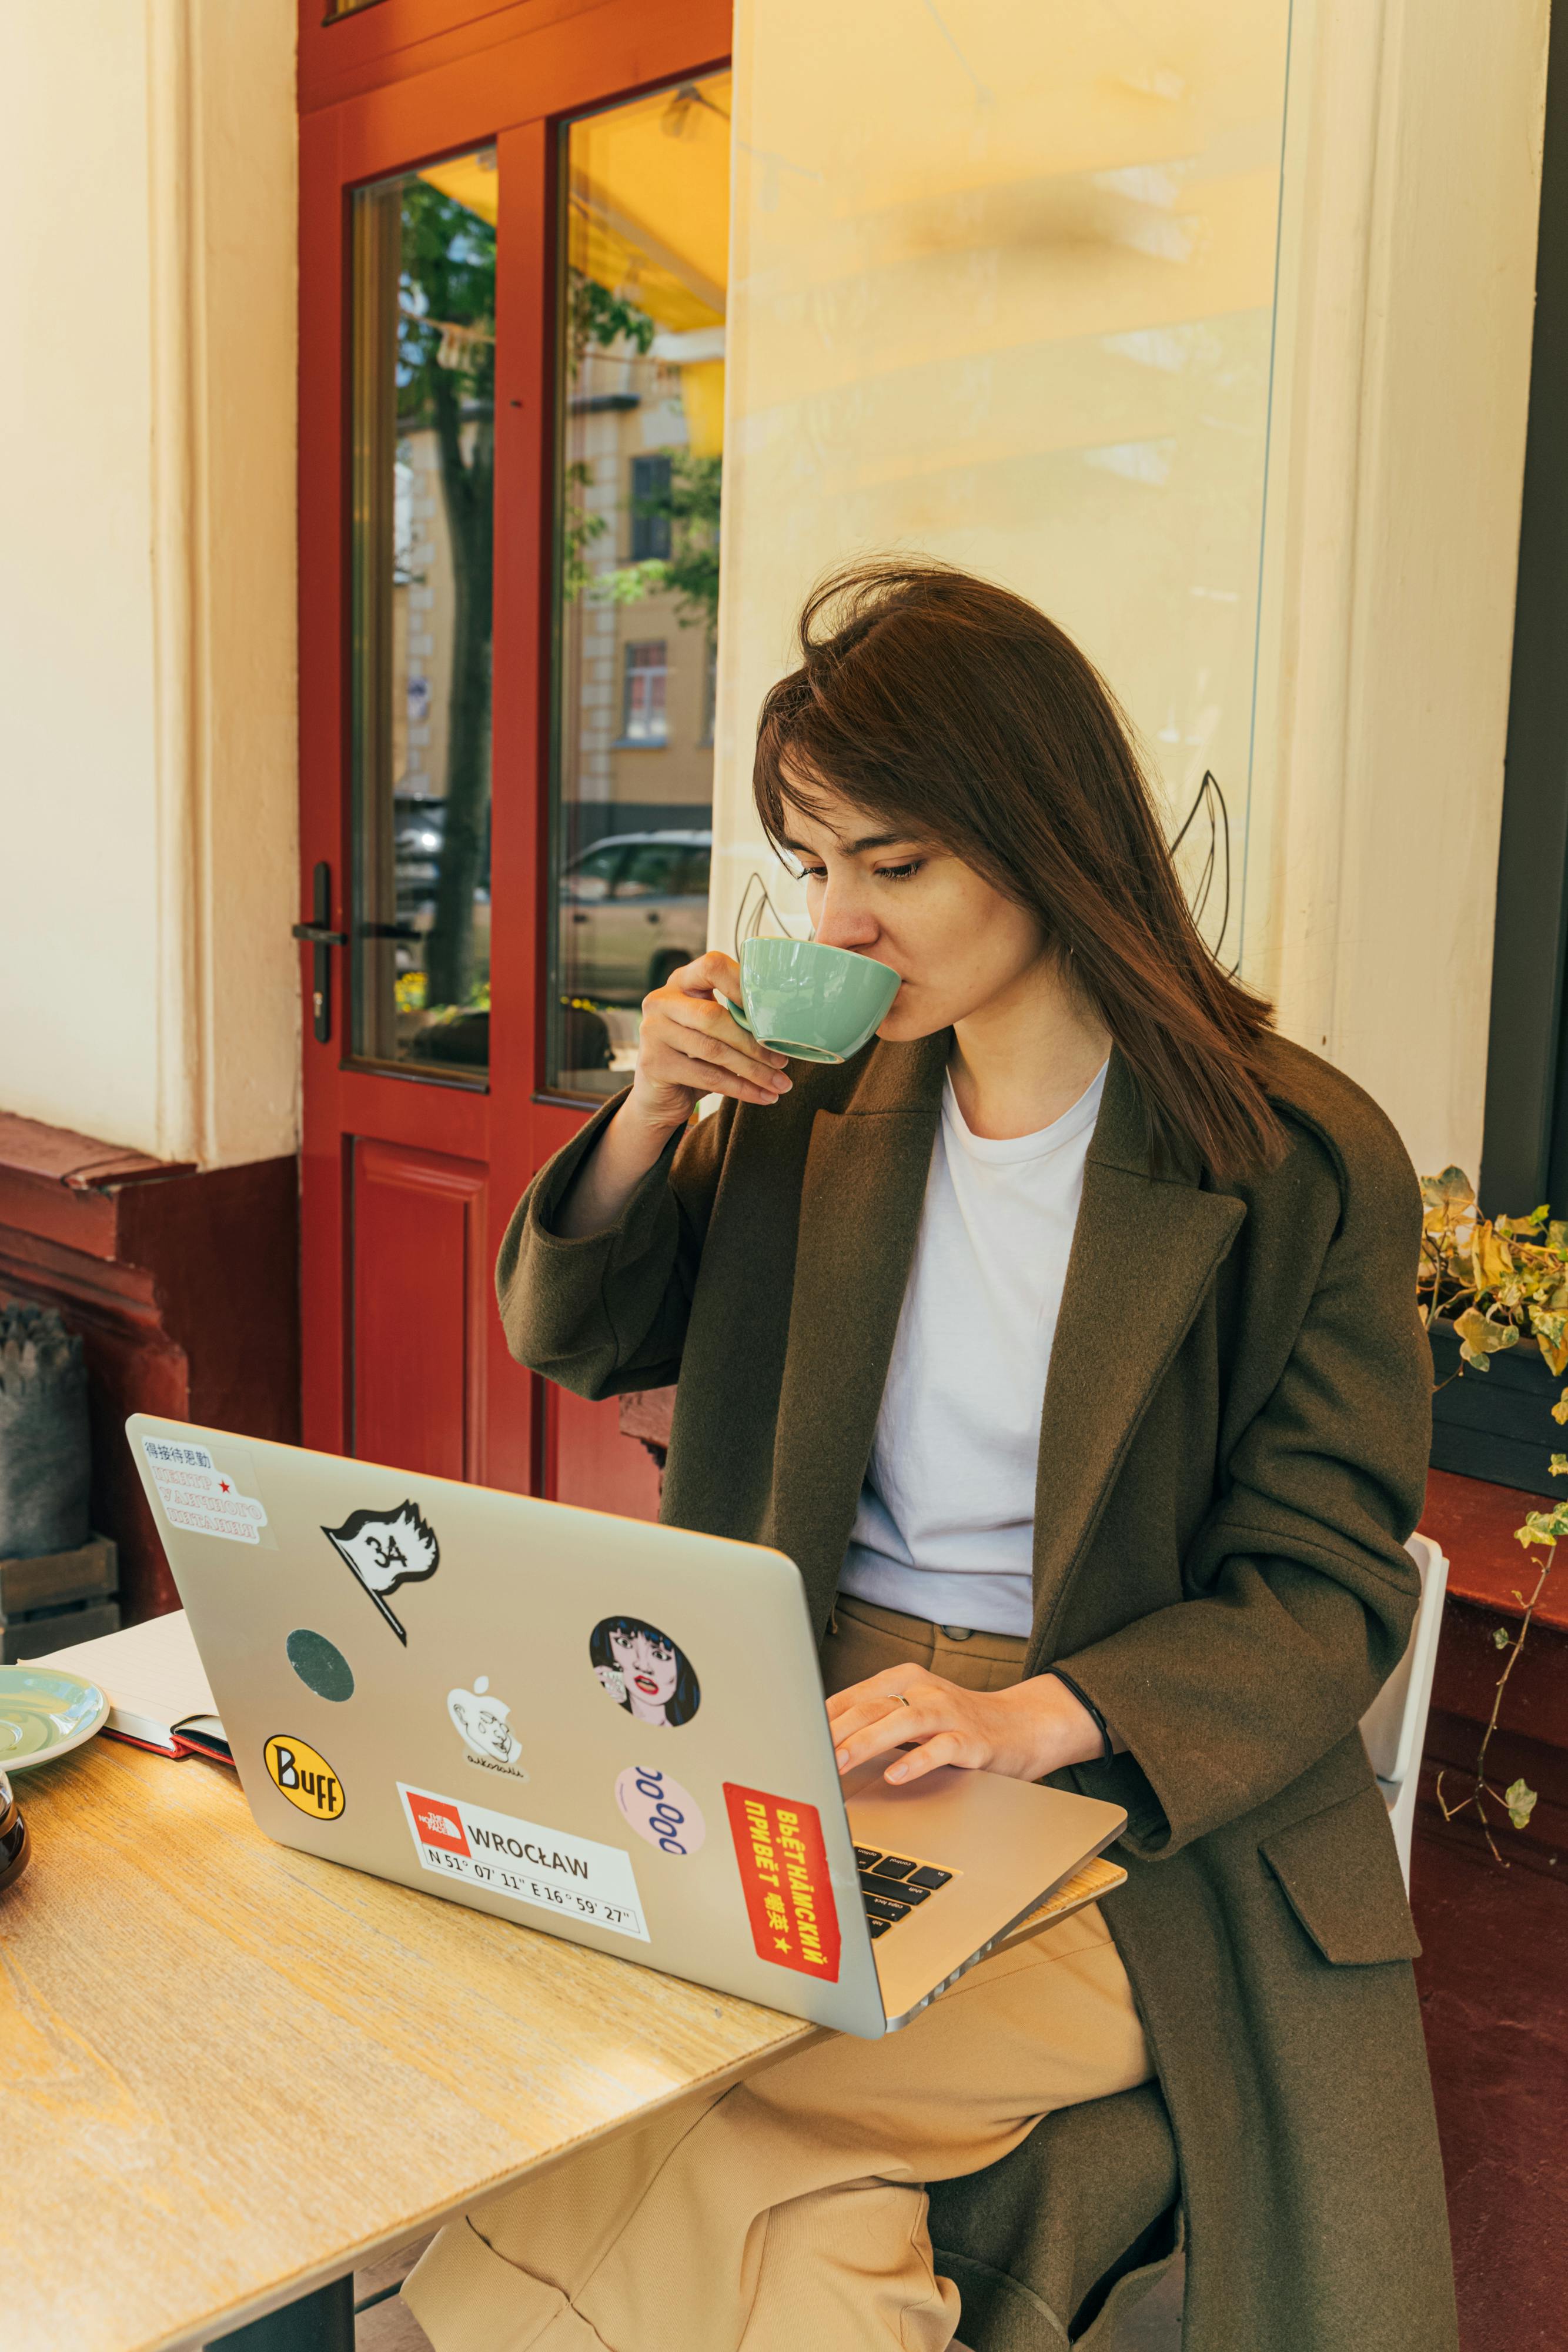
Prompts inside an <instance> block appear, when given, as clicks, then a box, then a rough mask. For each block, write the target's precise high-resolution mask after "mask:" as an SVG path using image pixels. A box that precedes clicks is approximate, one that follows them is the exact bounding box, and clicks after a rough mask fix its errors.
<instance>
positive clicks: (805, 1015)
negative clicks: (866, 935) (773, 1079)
mask: <svg viewBox="0 0 1568 2352" xmlns="http://www.w3.org/2000/svg"><path fill="white" fill-rule="evenodd" d="M903 984H904V983H903V980H902V978H901V976H900V974H899V973H897V972H896V971H894V970H893V969H892V968H891V966H890V965H888V964H885V963H873V961H872V959H871V957H870V956H863V955H852V954H851V953H850V952H849V950H848V949H846V948H827V947H823V946H821V944H820V942H819V941H818V940H747V942H746V945H745V946H744V947H743V948H742V949H741V950H740V988H741V994H742V996H743V997H744V999H745V1003H746V1010H745V1011H744V1012H742V1011H741V1009H740V1007H739V1005H737V1004H731V1003H730V1001H729V999H728V997H727V996H726V995H724V994H723V993H722V992H717V993H718V1001H719V1003H721V1004H722V1005H724V1006H725V1007H726V1008H727V1011H728V1012H729V1013H730V1016H731V1018H732V1019H734V1020H736V1021H738V1022H739V1024H740V1025H741V1027H742V1028H743V1029H748V1030H749V1031H750V1032H751V1034H752V1035H753V1036H754V1037H755V1038H756V1039H757V1040H758V1043H759V1044H760V1045H767V1046H768V1048H769V1049H770V1050H771V1051H772V1052H773V1053H775V1054H788V1055H790V1056H791V1058H792V1059H793V1060H795V1061H797V1062H847V1061H848V1060H849V1057H850V1055H852V1054H858V1053H859V1052H860V1049H861V1047H862V1045H864V1044H865V1042H866V1039H867V1038H868V1037H869V1036H871V1034H873V1031H874V1030H875V1029H876V1028H877V1027H878V1026H879V1025H880V1024H881V1023H883V1021H885V1020H886V1018H887V1012H888V1007H889V1005H891V1003H893V1000H894V997H895V996H896V995H897V994H898V992H899V990H900V988H901V987H902V986H903Z"/></svg>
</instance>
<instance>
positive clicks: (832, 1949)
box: [724, 1780, 839, 1984]
mask: <svg viewBox="0 0 1568 2352" xmlns="http://www.w3.org/2000/svg"><path fill="white" fill-rule="evenodd" d="M724 1801H725V1804H726V1807H727V1810H728V1812H729V1833H730V1835H731V1837H732V1838H733V1839H734V1840H735V1858H736V1860H737V1863H738V1864H740V1883H741V1885H742V1886H743V1888H744V1889H745V1891H746V1914H747V1918H748V1919H749V1920H750V1922H751V1940H752V1943H753V1945H754V1946H755V1947H756V1950H757V1957H758V1959H760V1960H768V1961H770V1962H771V1963H772V1965H773V1966H774V1967H775V1968H776V1969H796V1970H798V1972H799V1973H800V1975H801V1976H803V1977H821V1979H823V1981H824V1982H825V1983H827V1984H837V1982H838V1980H839V1915H838V1912H837V1909H836V1908H835V1906H834V1904H833V1890H832V1887H831V1885H830V1884H829V1880H828V1857H827V1853H826V1851H825V1849H824V1847H823V1844H822V1825H821V1822H820V1821H819V1819H818V1817H817V1809H816V1807H815V1805H804V1804H798V1803H794V1802H792V1801H790V1800H789V1799H788V1798H785V1797H769V1796H766V1795H764V1793H763V1791H762V1790H760V1789H742V1788H737V1786H736V1784H735V1782H734V1781H732V1780H727V1781H726V1782H725V1784H724Z"/></svg>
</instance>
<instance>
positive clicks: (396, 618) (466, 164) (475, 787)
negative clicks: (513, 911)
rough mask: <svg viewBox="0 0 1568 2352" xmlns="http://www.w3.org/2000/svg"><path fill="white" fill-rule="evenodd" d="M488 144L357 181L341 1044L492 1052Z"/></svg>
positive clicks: (469, 1056) (367, 1055) (382, 1057)
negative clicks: (348, 877) (350, 847)
mask: <svg viewBox="0 0 1568 2352" xmlns="http://www.w3.org/2000/svg"><path fill="white" fill-rule="evenodd" d="M499 185H500V181H499V175H498V173H497V159H496V152H495V150H494V148H482V149H479V150H477V151H476V152H474V153H472V154H468V155H459V156H455V157H453V158H452V159H451V160H450V161H449V162H447V163H437V164H433V165H431V166H430V167H429V168H428V169H427V170H425V171H423V172H408V173H400V174H399V175H398V176H397V177H395V178H393V179H388V180H382V181H379V182H377V183H376V184H373V185H372V186H370V187H363V188H360V189H358V190H356V192H355V194H354V200H353V213H352V236H351V245H350V252H351V268H352V278H351V288H352V349H353V375H352V442H351V447H352V467H353V509H352V515H353V527H352V569H353V680H354V691H353V721H352V739H351V752H352V763H353V780H354V797H353V827H354V857H353V910H354V924H353V936H354V951H353V952H354V962H353V988H352V997H353V1023H352V1030H353V1050H354V1053H355V1055H356V1056H357V1057H358V1058H360V1059H361V1060H364V1061H369V1062H376V1063H383V1064H385V1063H394V1064H397V1065H399V1066H403V1067H407V1066H419V1065H422V1064H425V1065H434V1066H438V1067H439V1068H440V1069H441V1071H442V1073H443V1075H444V1076H455V1075H458V1074H460V1073H468V1074H471V1075H472V1076H476V1077H478V1076H481V1075H482V1073H483V1072H484V1070H485V1068H486V1066H487V1064H488V1060H489V1019H490V1013H489V1007H490V632H491V574H492V568H493V565H492V559H493V520H494V475H495V376H496V220H497V196H498V191H499Z"/></svg>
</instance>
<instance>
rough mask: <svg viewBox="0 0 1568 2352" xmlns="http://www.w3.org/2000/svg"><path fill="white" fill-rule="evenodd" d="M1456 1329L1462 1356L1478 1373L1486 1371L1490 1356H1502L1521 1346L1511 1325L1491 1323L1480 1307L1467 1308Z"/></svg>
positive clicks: (1455, 1326) (1517, 1334) (1517, 1335)
mask: <svg viewBox="0 0 1568 2352" xmlns="http://www.w3.org/2000/svg"><path fill="white" fill-rule="evenodd" d="M1454 1328H1455V1330H1456V1331H1457V1332H1458V1335H1459V1353H1460V1355H1461V1356H1462V1357H1463V1359H1464V1360H1465V1362H1466V1363H1467V1364H1473V1365H1474V1366H1475V1367H1476V1370H1478V1371H1483V1370H1485V1369H1486V1360H1487V1358H1488V1357H1489V1356H1496V1355H1500V1353H1501V1352H1502V1350H1503V1349H1505V1348H1516V1347H1517V1346H1518V1345H1519V1333H1518V1331H1517V1330H1516V1329H1515V1328H1514V1326H1513V1325H1512V1324H1511V1323H1493V1322H1490V1321H1489V1319H1488V1318H1487V1317H1486V1316H1484V1315H1483V1314H1481V1312H1480V1311H1479V1308H1478V1307H1467V1308H1466V1310H1465V1312H1464V1314H1462V1315H1461V1316H1460V1317H1459V1318H1458V1322H1457V1323H1456V1324H1455V1325H1454Z"/></svg>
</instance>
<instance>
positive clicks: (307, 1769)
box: [261, 1732, 348, 1822]
mask: <svg viewBox="0 0 1568 2352" xmlns="http://www.w3.org/2000/svg"><path fill="white" fill-rule="evenodd" d="M261 1752H262V1758H263V1760H264V1761H265V1763H266V1765H267V1773H268V1776H269V1778H270V1780H271V1781H272V1785H273V1787H274V1788H275V1789H281V1790H282V1791H283V1793H284V1795H285V1796H286V1797H287V1800H288V1801H289V1803H290V1804H291V1805H295V1806H298V1810H299V1811H300V1812H302V1813H308V1814H309V1816H310V1818H311V1820H312V1821H315V1822H335V1821H336V1820H337V1819H338V1817H339V1815H340V1813H341V1812H342V1810H343V1807H344V1805H345V1804H346V1803H347V1801H348V1800H347V1799H346V1798H345V1796H344V1794H343V1784H342V1782H341V1780H339V1778H338V1776H337V1774H336V1773H335V1772H334V1771H333V1769H332V1767H331V1766H330V1765H329V1763H328V1761H327V1759H326V1758H325V1757H324V1756H319V1755H318V1754H317V1752H316V1750H315V1748H312V1747H311V1746H310V1744H309V1742H308V1740H304V1739H295V1738H291V1737H290V1736H289V1734H287V1732H282V1733H275V1734H274V1736H273V1737H272V1738H270V1739H269V1740H268V1741H267V1745H266V1747H265V1748H263V1749H262V1751H261Z"/></svg>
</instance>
